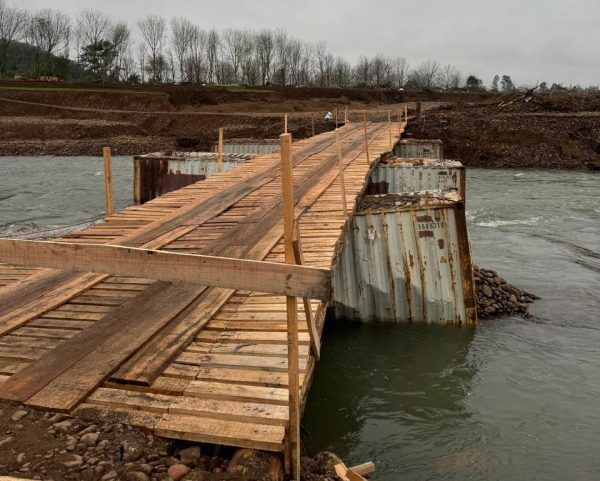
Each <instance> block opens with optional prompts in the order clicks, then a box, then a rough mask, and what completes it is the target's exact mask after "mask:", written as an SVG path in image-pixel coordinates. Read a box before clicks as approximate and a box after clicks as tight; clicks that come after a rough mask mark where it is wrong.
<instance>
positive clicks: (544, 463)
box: [303, 169, 600, 481]
mask: <svg viewBox="0 0 600 481" xmlns="http://www.w3.org/2000/svg"><path fill="white" fill-rule="evenodd" d="M467 191H468V194H467V199H468V202H467V216H468V220H469V234H470V239H471V245H472V248H473V253H474V256H475V261H476V262H478V263H479V264H480V265H482V266H483V267H486V268H492V269H496V270H498V272H499V274H500V275H502V276H504V277H505V278H506V279H507V280H509V282H511V283H513V284H515V285H517V286H519V287H521V288H524V289H526V290H528V291H529V292H532V293H534V294H537V295H539V296H541V297H542V299H541V300H539V301H537V302H536V304H535V305H534V306H533V307H532V313H533V315H534V317H533V318H532V319H528V320H524V319H521V318H513V317H508V318H502V319H493V320H488V321H485V322H484V323H482V324H481V325H480V326H478V327H477V328H476V329H474V330H471V329H452V328H446V327H433V326H432V327H426V326H406V325H398V326H394V325H389V324H369V325H366V324H365V325H360V324H351V323H344V322H338V323H334V322H331V323H329V324H328V325H327V329H326V332H325V336H324V345H323V349H322V359H321V361H320V362H319V364H318V365H317V369H316V373H315V377H314V381H313V387H312V389H311V391H310V395H309V402H308V406H307V409H306V412H305V416H304V419H303V426H304V429H305V431H306V436H305V445H306V447H307V448H308V451H309V453H315V452H317V451H320V450H332V451H334V452H336V453H337V454H338V455H339V456H341V457H342V459H344V460H345V462H346V463H347V464H348V463H349V464H358V463H361V462H364V461H367V460H373V461H374V462H375V464H376V465H377V468H378V470H377V474H376V476H375V479H377V480H382V481H396V480H402V481H412V480H414V481H427V480H440V481H442V480H444V481H449V480H465V479H476V480H499V481H500V480H501V481H515V480H521V479H522V480H527V481H533V480H545V481H549V480H556V481H563V480H566V479H569V480H582V481H583V480H597V479H600V456H599V454H600V452H599V449H600V199H599V196H600V175H598V174H593V173H584V172H559V171H514V170H480V169H470V170H469V172H468V184H467Z"/></svg>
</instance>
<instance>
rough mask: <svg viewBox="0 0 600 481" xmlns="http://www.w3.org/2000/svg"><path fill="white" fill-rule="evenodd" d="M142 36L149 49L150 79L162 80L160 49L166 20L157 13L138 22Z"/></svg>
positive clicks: (165, 28) (162, 60)
mask: <svg viewBox="0 0 600 481" xmlns="http://www.w3.org/2000/svg"><path fill="white" fill-rule="evenodd" d="M138 26H139V28H140V32H141V33H142V37H143V39H144V41H145V42H146V45H147V46H148V49H149V50H150V71H151V72H152V81H154V82H160V81H162V73H163V69H162V68H161V66H160V64H162V63H163V62H164V58H162V50H163V47H164V43H165V34H166V31H167V21H166V20H165V19H164V18H163V17H159V16H158V15H150V16H148V17H146V18H145V19H143V20H140V21H139V22H138Z"/></svg>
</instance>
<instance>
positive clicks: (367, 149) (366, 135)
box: [364, 110, 371, 165]
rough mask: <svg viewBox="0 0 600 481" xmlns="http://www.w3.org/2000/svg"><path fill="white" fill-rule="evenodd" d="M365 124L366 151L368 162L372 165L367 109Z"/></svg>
mask: <svg viewBox="0 0 600 481" xmlns="http://www.w3.org/2000/svg"><path fill="white" fill-rule="evenodd" d="M364 124H365V151H366V153H367V164H369V165H371V159H369V134H368V133H367V111H366V110H365V111H364Z"/></svg>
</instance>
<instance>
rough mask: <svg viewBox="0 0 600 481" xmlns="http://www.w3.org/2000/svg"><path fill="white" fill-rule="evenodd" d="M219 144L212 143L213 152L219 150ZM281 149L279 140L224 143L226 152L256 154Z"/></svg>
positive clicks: (224, 151)
mask: <svg viewBox="0 0 600 481" xmlns="http://www.w3.org/2000/svg"><path fill="white" fill-rule="evenodd" d="M217 149H218V144H216V143H215V144H213V145H212V148H211V150H212V152H217ZM277 149H279V141H278V140H273V141H270V142H269V141H265V142H239V143H238V142H226V143H224V144H223V153H224V154H255V155H265V154H270V153H272V152H275V151H276V150H277Z"/></svg>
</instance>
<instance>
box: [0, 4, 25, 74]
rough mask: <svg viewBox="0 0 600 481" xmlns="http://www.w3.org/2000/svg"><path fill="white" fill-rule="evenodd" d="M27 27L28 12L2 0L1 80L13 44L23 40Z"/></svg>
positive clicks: (0, 20) (0, 13)
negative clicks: (22, 36)
mask: <svg viewBox="0 0 600 481" xmlns="http://www.w3.org/2000/svg"><path fill="white" fill-rule="evenodd" d="M26 25H27V12H26V11H24V10H18V9H16V8H12V7H10V6H9V5H8V4H7V3H6V0H0V78H2V77H4V75H5V72H6V60H7V57H8V52H9V50H10V47H11V45H12V43H13V42H14V41H15V40H18V39H20V38H21V35H22V34H23V33H24V32H25V27H26Z"/></svg>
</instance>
